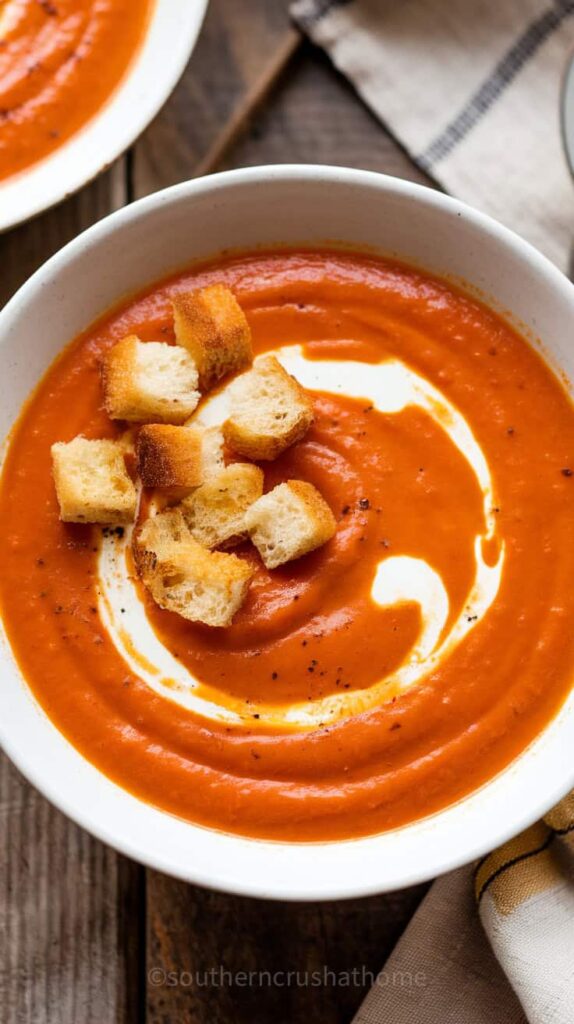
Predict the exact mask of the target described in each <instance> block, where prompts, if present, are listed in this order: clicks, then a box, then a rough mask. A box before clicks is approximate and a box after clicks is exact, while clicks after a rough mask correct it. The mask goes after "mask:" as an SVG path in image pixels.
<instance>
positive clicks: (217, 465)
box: [185, 421, 225, 483]
mask: <svg viewBox="0 0 574 1024" xmlns="http://www.w3.org/2000/svg"><path fill="white" fill-rule="evenodd" d="M185 429H186V430H187V431H188V433H190V434H193V435H194V436H195V437H196V438H197V440H198V442H199V444H200V447H201V481H200V482H201V483H205V481H206V480H209V479H211V477H212V476H215V475H216V473H219V471H220V470H222V469H224V468H225V459H224V457H223V434H222V433H221V428H220V427H201V426H195V425H194V423H193V421H190V422H189V424H187V423H186V424H185Z"/></svg>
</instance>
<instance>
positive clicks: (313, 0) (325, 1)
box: [292, 0, 353, 29]
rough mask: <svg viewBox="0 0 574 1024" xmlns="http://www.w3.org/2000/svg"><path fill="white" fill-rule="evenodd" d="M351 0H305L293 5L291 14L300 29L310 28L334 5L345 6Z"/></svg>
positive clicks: (328, 12) (333, 8)
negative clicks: (305, 0)
mask: <svg viewBox="0 0 574 1024" xmlns="http://www.w3.org/2000/svg"><path fill="white" fill-rule="evenodd" d="M350 3H353V0H307V2H306V3H305V2H302V3H301V2H299V3H297V4H295V5H294V8H293V12H292V13H293V14H294V15H295V16H296V18H297V21H298V23H299V25H300V26H301V28H302V29H310V28H312V27H313V26H314V25H316V24H317V22H318V21H321V19H322V18H324V17H325V16H326V15H327V14H330V13H331V11H334V10H335V8H336V7H346V6H347V4H350Z"/></svg>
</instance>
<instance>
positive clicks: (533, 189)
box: [291, 0, 574, 1021]
mask: <svg viewBox="0 0 574 1024" xmlns="http://www.w3.org/2000/svg"><path fill="white" fill-rule="evenodd" d="M291 13H292V15H293V17H294V19H295V20H296V21H297V23H298V24H299V26H300V27H301V28H302V29H303V30H304V31H305V32H307V34H308V35H309V36H310V37H311V38H312V39H313V40H314V42H316V43H317V44H318V45H320V46H322V47H324V48H325V49H326V50H327V52H328V53H329V55H330V57H331V59H332V61H333V63H334V64H335V65H336V66H337V67H338V68H339V70H340V71H342V72H343V73H344V74H345V75H346V76H347V77H348V78H349V80H350V81H351V82H352V84H353V85H354V87H355V88H356V90H357V92H358V93H359V94H360V96H361V97H362V98H363V99H364V100H365V102H366V103H367V104H368V105H369V107H371V109H372V110H373V111H374V113H375V114H376V115H377V116H378V117H379V118H380V120H381V121H382V122H383V123H384V124H385V125H386V127H387V128H389V129H390V131H391V132H392V133H393V134H394V135H395V136H396V138H397V139H398V140H399V141H400V142H401V143H402V145H403V146H404V147H405V148H406V149H407V150H408V152H409V153H410V155H411V156H412V157H413V159H414V160H415V161H416V163H417V164H418V165H419V166H420V167H421V168H422V169H423V170H424V171H426V172H427V173H428V174H429V175H430V176H431V177H432V178H434V180H435V181H436V182H437V183H438V184H439V185H441V186H442V187H443V188H444V189H445V191H447V192H450V193H452V194H453V195H455V196H457V197H458V198H459V199H463V200H465V201H466V202H468V203H470V204H471V205H473V206H476V207H478V208H479V209H480V210H483V211H484V212H486V213H490V214H492V216H493V217H496V218H497V219H498V220H500V221H502V223H503V224H506V225H507V226H508V227H510V228H513V229H514V230H515V231H517V232H518V233H519V234H520V235H522V236H523V237H524V238H527V239H528V241H530V242H532V243H533V244H534V245H536V246H537V247H538V248H539V249H541V250H542V252H544V253H546V255H547V256H549V257H550V258H551V259H552V260H554V262H555V263H557V264H558V266H560V267H561V268H562V269H566V268H567V266H568V263H569V256H570V248H571V244H572V238H573V235H574V187H573V185H572V182H571V180H570V176H569V173H568V170H567V167H566V162H565V159H564V156H563V153H562V144H561V138H560V119H559V109H560V84H561V78H562V75H563V73H564V69H565V65H566V62H567V59H568V57H569V56H570V55H571V52H572V50H573V49H574V0H296V2H295V3H293V4H292V6H291ZM572 1020H573V1021H574V1014H573V1017H572Z"/></svg>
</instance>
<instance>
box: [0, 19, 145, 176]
mask: <svg viewBox="0 0 574 1024" xmlns="http://www.w3.org/2000/svg"><path fill="white" fill-rule="evenodd" d="M151 8H152V0H6V2H5V3H3V4H0V179H2V178H7V177H8V176H10V175H12V174H16V173H17V172H18V171H22V170H24V169H25V168H27V167H29V166H30V165H32V164H35V163H37V161H38V160H41V159H42V158H43V157H45V156H47V155H48V154H49V153H51V152H52V151H53V150H54V149H56V148H57V147H58V146H60V145H62V143H63V142H65V141H66V140H67V139H69V138H70V136H72V135H74V134H75V132H77V131H78V130H79V129H80V128H81V127H82V126H83V125H84V124H86V122H87V121H89V120H90V118H92V117H93V116H94V114H96V113H97V112H98V111H99V110H100V109H101V107H102V106H103V105H104V103H106V101H107V100H108V99H109V97H110V96H111V94H112V92H113V91H114V89H115V88H116V86H117V85H118V84H119V82H120V81H121V79H122V78H123V76H124V74H125V72H126V70H127V68H128V66H129V64H130V62H131V60H132V58H133V57H134V55H135V53H136V51H137V49H138V47H139V45H140V42H141V40H142V38H143V34H144V31H145V28H146V26H147V22H148V18H149V14H150V11H151Z"/></svg>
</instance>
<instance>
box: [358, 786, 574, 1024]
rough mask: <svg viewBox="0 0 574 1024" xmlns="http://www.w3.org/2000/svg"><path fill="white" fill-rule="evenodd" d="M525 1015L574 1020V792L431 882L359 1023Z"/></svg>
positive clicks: (439, 1022)
mask: <svg viewBox="0 0 574 1024" xmlns="http://www.w3.org/2000/svg"><path fill="white" fill-rule="evenodd" d="M477 903H478V915H477V913H476V906H477ZM479 917H480V921H482V925H483V926H484V927H483V928H482V927H481V925H480V922H479V920H478V918H479ZM509 982H510V984H509ZM511 986H512V987H511ZM527 1022H529V1024H573V1022H574V793H572V794H571V795H570V796H569V797H567V798H566V799H565V800H563V801H562V803H560V804H559V805H558V806H557V807H555V808H554V810H553V811H551V813H550V814H548V815H547V817H546V818H545V819H544V821H541V822H538V823H537V824H536V825H533V826H532V827H531V828H529V829H526V831H525V832H523V833H522V834H521V835H519V836H517V837H516V838H515V839H512V840H510V841H509V842H508V843H505V844H504V846H501V847H500V849H498V850H495V851H494V852H493V853H490V854H489V855H488V856H487V857H484V858H483V859H482V860H481V861H479V862H478V864H476V865H474V866H473V867H470V868H461V869H460V870H459V871H454V872H453V873H452V874H450V875H444V876H443V877H442V878H439V879H438V881H436V882H435V883H434V885H433V886H432V888H431V889H430V891H429V893H428V895H427V897H426V898H425V899H424V900H423V902H422V903H421V905H420V907H419V909H418V911H417V913H416V914H415V916H414V917H413V919H412V921H411V923H410V925H409V926H408V928H407V930H406V931H405V933H404V935H403V937H402V938H401V940H400V942H399V943H398V945H397V946H396V947H395V949H394V951H393V953H392V954H391V956H390V958H389V960H388V961H387V963H386V964H385V966H384V967H383V969H382V971H381V973H380V975H379V978H378V979H377V983H376V984H375V985H374V986H373V988H372V989H371V991H370V992H369V994H368V996H367V998H366V999H365V1001H364V1003H363V1005H362V1006H361V1008H360V1010H359V1012H358V1013H357V1015H356V1017H355V1019H354V1022H353V1024H527Z"/></svg>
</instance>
